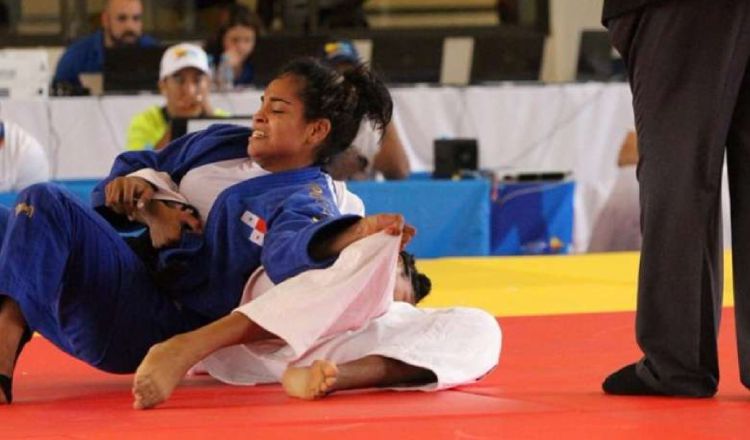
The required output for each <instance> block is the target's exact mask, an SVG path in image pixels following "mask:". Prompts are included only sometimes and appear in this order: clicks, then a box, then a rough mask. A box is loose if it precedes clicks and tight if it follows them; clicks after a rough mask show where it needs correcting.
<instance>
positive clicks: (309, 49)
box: [252, 34, 328, 88]
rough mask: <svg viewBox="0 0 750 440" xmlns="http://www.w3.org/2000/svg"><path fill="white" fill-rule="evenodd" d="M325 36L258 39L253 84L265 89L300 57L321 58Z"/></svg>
mask: <svg viewBox="0 0 750 440" xmlns="http://www.w3.org/2000/svg"><path fill="white" fill-rule="evenodd" d="M326 41H328V37H327V36H325V35H283V34H282V35H269V36H263V37H261V38H260V39H258V44H257V45H256V46H255V51H254V52H253V55H252V63H253V67H254V68H255V73H254V75H253V84H254V85H255V86H256V87H259V88H263V87H265V86H266V85H268V83H270V82H271V81H272V80H273V79H274V78H275V77H276V74H278V72H279V71H280V70H281V68H282V67H284V66H285V65H286V64H287V63H288V62H289V61H291V60H293V59H295V58H300V57H313V58H320V56H321V55H322V53H323V45H324V44H325V43H326Z"/></svg>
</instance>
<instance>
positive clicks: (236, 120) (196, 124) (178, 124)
mask: <svg viewBox="0 0 750 440" xmlns="http://www.w3.org/2000/svg"><path fill="white" fill-rule="evenodd" d="M213 124H233V125H241V126H243V127H248V128H251V127H252V125H253V117H252V115H235V116H230V117H228V118H218V117H215V116H210V117H200V118H174V119H172V121H171V127H172V139H177V138H178V137H181V136H184V135H186V134H188V133H194V132H196V131H200V130H205V129H206V128H208V127H210V126H211V125H213Z"/></svg>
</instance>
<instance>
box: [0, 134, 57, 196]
mask: <svg viewBox="0 0 750 440" xmlns="http://www.w3.org/2000/svg"><path fill="white" fill-rule="evenodd" d="M47 180H49V162H48V161H47V155H46V154H45V152H44V148H42V146H41V144H39V142H38V141H37V140H36V139H34V138H33V137H32V136H31V135H30V134H28V133H27V132H26V131H24V129H22V128H21V127H19V126H18V125H17V124H14V123H12V122H10V121H0V192H9V191H20V190H21V189H23V188H25V187H27V186H29V185H31V184H33V183H39V182H44V181H47Z"/></svg>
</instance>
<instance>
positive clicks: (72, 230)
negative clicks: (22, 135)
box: [0, 59, 410, 403]
mask: <svg viewBox="0 0 750 440" xmlns="http://www.w3.org/2000/svg"><path fill="white" fill-rule="evenodd" d="M391 110H392V101H391V97H390V94H389V93H388V90H387V89H386V87H385V86H384V85H383V83H382V82H381V81H380V80H379V79H378V78H376V77H375V76H374V75H373V74H371V73H370V72H369V71H366V70H357V71H352V72H348V73H347V74H345V75H341V74H339V73H337V72H335V71H333V70H332V69H330V68H327V67H325V66H323V65H321V64H320V63H318V62H317V61H315V60H312V59H302V60H296V61H293V62H291V63H290V64H289V65H288V66H286V67H285V68H284V69H282V72H281V74H280V75H279V76H278V77H277V78H276V79H275V80H274V81H272V82H271V84H270V85H269V86H268V88H267V89H266V91H265V96H264V98H263V101H262V105H261V108H260V109H259V110H258V112H257V113H256V114H255V116H254V118H253V122H254V131H252V136H251V131H250V130H249V129H247V128H243V127H238V126H231V125H221V124H219V125H214V126H212V127H209V128H208V129H206V130H204V131H202V132H198V133H195V134H192V135H188V136H185V137H183V138H180V139H179V140H176V141H174V142H173V143H172V144H171V145H169V146H167V147H166V149H164V150H162V151H160V152H159V153H156V152H153V151H139V152H127V153H123V154H122V155H120V156H119V157H118V159H117V160H116V162H115V165H114V167H113V170H112V173H111V175H110V176H109V177H108V178H107V179H105V180H104V181H102V182H101V183H100V184H99V185H98V186H97V187H96V189H95V191H94V193H93V196H92V199H93V202H94V206H95V208H96V209H97V211H98V212H99V214H101V215H99V214H97V212H95V211H94V210H92V209H91V208H89V207H88V206H86V205H84V204H83V203H81V202H80V201H78V200H77V199H76V197H75V196H73V195H72V194H70V193H68V192H66V191H64V190H62V189H61V188H59V187H57V186H55V185H50V184H37V185H33V186H31V187H29V188H27V189H26V190H24V191H23V192H21V193H20V194H19V196H18V199H17V202H16V204H15V206H14V208H13V211H12V214H11V215H10V216H9V217H8V222H7V226H6V228H5V229H4V230H3V231H2V233H3V235H4V236H5V239H4V241H3V245H2V252H0V303H1V305H0V387H1V391H2V393H0V402H4V403H9V402H10V401H11V400H12V394H11V386H12V383H11V378H12V372H13V368H14V365H15V361H16V359H17V357H18V354H19V353H20V348H21V347H22V346H23V342H24V341H25V340H26V339H27V337H28V336H29V335H30V331H31V330H35V331H38V332H39V333H41V334H42V335H43V336H45V337H46V338H47V339H48V340H50V341H51V342H52V343H53V344H54V345H56V346H57V347H59V348H60V349H61V350H63V351H65V352H66V353H69V354H70V355H72V356H74V357H76V358H78V359H80V360H82V361H84V362H86V363H88V364H89V365H92V366H94V367H96V368H98V369H101V370H103V371H107V372H112V373H131V372H133V371H135V369H136V367H137V366H138V365H139V363H140V362H141V360H142V359H143V357H144V356H145V355H146V352H147V351H148V349H149V348H150V347H151V346H153V345H154V344H156V343H158V342H161V341H164V340H166V339H168V338H169V337H171V336H174V335H176V334H180V333H185V332H188V331H191V330H194V329H196V328H199V327H201V326H204V325H206V324H208V323H210V322H212V321H214V320H216V319H219V318H221V317H223V316H226V315H227V314H229V313H230V312H231V311H232V310H233V309H234V308H235V307H236V306H237V304H239V302H240V299H241V296H242V291H243V286H244V284H245V282H246V281H247V278H248V276H249V275H250V274H251V273H252V272H253V271H254V270H255V269H256V268H258V267H260V266H261V265H263V266H265V267H266V270H267V271H268V276H269V277H270V279H272V280H273V281H274V282H277V283H280V282H282V281H284V280H285V279H287V278H291V277H293V276H295V275H297V274H299V273H301V272H304V271H306V270H309V269H314V268H322V267H327V266H329V265H331V264H332V263H333V262H334V261H335V260H336V257H337V254H335V253H334V254H331V253H329V252H330V251H331V250H334V249H342V248H343V247H336V246H333V245H331V243H329V241H330V240H331V237H332V236H333V234H334V233H336V232H338V231H343V230H345V229H348V228H350V227H354V228H356V227H357V225H360V224H363V223H364V224H367V225H368V228H369V229H367V230H368V231H370V232H376V231H375V230H373V229H372V226H373V225H374V226H375V227H380V228H382V229H386V228H389V229H390V230H392V231H393V232H392V233H394V234H401V233H402V232H403V231H406V234H404V237H405V239H407V240H408V237H409V236H410V233H409V229H408V228H404V226H403V219H402V218H401V217H400V216H379V217H377V218H376V219H375V220H374V223H373V219H367V218H365V219H362V218H361V217H360V216H356V215H344V214H342V213H341V211H340V209H339V207H338V206H339V204H338V202H339V197H338V195H337V194H334V190H333V184H332V182H331V179H330V177H328V176H327V175H326V174H324V173H322V172H321V171H320V167H319V165H320V164H322V163H324V162H325V161H326V160H327V158H328V157H330V156H331V155H333V154H336V153H337V152H339V151H341V150H344V149H346V148H348V147H349V146H350V145H351V141H352V139H353V138H354V136H355V135H356V133H357V130H358V128H359V125H360V123H361V121H362V119H363V118H364V117H368V118H369V119H371V120H373V121H375V122H376V124H377V125H382V124H386V123H387V122H388V121H389V120H390V117H391ZM136 176H139V177H140V178H138V177H136ZM149 176H156V177H155V178H154V180H152V181H151V182H152V183H144V181H145V180H148V179H149ZM160 179H161V180H160ZM165 180H166V181H169V182H170V185H169V186H168V187H167V188H160V187H159V186H158V185H159V182H160V181H165ZM151 185H154V186H151ZM170 191H171V192H173V193H181V194H183V195H184V196H185V197H186V199H187V200H189V201H190V202H191V204H192V208H191V209H184V205H182V204H181V203H179V202H177V201H169V202H164V201H162V200H158V199H157V196H158V195H159V194H158V193H166V192H170ZM131 219H132V220H139V221H140V222H142V223H143V224H145V225H146V226H148V227H149V229H148V233H149V234H150V240H151V241H152V242H153V243H154V244H155V245H156V247H157V248H159V249H158V251H157V252H156V253H155V254H153V255H152V254H147V255H139V254H137V253H136V252H134V250H133V249H131V248H130V247H128V244H127V243H126V242H125V240H124V239H123V238H122V237H121V236H120V235H119V234H118V230H119V231H122V230H128V229H132V228H135V227H142V223H139V222H138V221H131ZM164 219H170V220H169V221H165V220H164Z"/></svg>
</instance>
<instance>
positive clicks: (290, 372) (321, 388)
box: [281, 360, 339, 400]
mask: <svg viewBox="0 0 750 440" xmlns="http://www.w3.org/2000/svg"><path fill="white" fill-rule="evenodd" d="M338 374H339V370H338V368H337V367H336V364H334V363H333V362H330V361H326V360H319V361H315V362H313V364H312V365H310V366H309V367H288V368H287V369H286V371H284V375H283V376H282V378H281V385H283V386H284V391H286V393H287V394H288V395H290V396H292V397H297V398H299V399H305V400H315V399H320V398H321V397H325V396H326V395H327V394H328V393H330V392H332V391H333V389H334V385H335V384H336V379H337V378H338Z"/></svg>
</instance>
